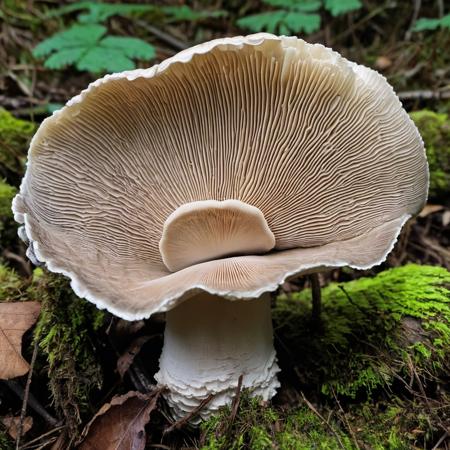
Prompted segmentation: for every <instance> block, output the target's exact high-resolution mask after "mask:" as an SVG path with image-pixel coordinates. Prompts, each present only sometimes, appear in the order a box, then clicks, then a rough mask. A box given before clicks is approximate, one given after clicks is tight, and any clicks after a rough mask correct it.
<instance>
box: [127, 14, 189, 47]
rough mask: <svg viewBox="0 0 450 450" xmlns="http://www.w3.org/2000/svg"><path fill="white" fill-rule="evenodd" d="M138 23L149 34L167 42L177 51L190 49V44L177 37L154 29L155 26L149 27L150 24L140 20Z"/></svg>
mask: <svg viewBox="0 0 450 450" xmlns="http://www.w3.org/2000/svg"><path fill="white" fill-rule="evenodd" d="M136 23H137V24H138V25H139V26H140V27H142V28H144V29H145V30H147V31H148V32H150V33H152V34H153V35H154V36H156V37H157V38H158V39H160V40H161V41H163V42H165V43H166V44H169V45H170V46H171V47H173V48H174V49H175V50H184V49H186V48H188V47H189V45H188V44H186V43H184V42H182V41H180V40H179V39H177V38H176V37H174V36H172V35H170V34H167V33H165V32H164V31H162V30H160V29H159V28H156V27H154V26H153V25H149V24H148V23H146V22H144V21H143V20H138V21H136Z"/></svg>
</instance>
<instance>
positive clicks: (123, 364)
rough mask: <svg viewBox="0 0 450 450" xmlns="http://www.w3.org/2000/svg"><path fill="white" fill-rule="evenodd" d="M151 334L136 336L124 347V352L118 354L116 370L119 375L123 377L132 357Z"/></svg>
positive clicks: (131, 362)
mask: <svg viewBox="0 0 450 450" xmlns="http://www.w3.org/2000/svg"><path fill="white" fill-rule="evenodd" d="M151 337H152V336H140V337H138V338H136V339H135V340H134V341H133V342H132V343H131V344H130V346H129V347H128V348H127V349H126V351H125V353H123V354H122V355H120V357H119V359H118V360H117V372H118V373H119V375H120V377H121V378H123V376H124V375H125V373H126V372H127V370H128V369H129V368H130V366H131V364H133V361H134V357H135V356H136V355H137V354H138V353H139V352H140V351H141V348H142V346H143V345H144V344H145V343H146V342H147V341H148V340H149V339H150V338H151Z"/></svg>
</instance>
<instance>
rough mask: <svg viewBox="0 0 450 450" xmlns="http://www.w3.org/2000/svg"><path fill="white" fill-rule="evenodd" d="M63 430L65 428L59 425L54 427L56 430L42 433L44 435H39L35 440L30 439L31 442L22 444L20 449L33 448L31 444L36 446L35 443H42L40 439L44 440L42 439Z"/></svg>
mask: <svg viewBox="0 0 450 450" xmlns="http://www.w3.org/2000/svg"><path fill="white" fill-rule="evenodd" d="M64 428H65V425H61V426H58V427H56V428H53V429H52V430H50V431H47V432H46V433H44V434H41V435H40V436H38V437H37V438H34V439H32V440H31V441H28V442H27V443H26V444H23V445H22V447H21V450H26V449H27V448H29V447H31V446H33V444H36V443H38V442H39V441H42V439H44V438H46V437H48V436H51V435H52V434H54V433H56V432H57V431H61V430H63V429H64ZM47 442H48V441H47Z"/></svg>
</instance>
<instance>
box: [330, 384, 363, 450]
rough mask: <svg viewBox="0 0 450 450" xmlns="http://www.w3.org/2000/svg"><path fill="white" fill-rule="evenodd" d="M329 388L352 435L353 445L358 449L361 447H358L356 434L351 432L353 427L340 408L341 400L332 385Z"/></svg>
mask: <svg viewBox="0 0 450 450" xmlns="http://www.w3.org/2000/svg"><path fill="white" fill-rule="evenodd" d="M331 390H332V391H333V397H334V399H335V400H336V403H337V405H338V408H339V410H340V411H341V413H342V416H343V417H344V420H345V424H346V425H347V428H348V431H349V432H350V434H351V436H352V439H353V442H354V443H355V447H356V448H357V449H358V450H360V449H361V447H360V446H359V444H358V439H356V435H355V433H354V432H353V428H352V427H351V426H350V422H349V421H348V419H347V416H346V414H345V411H344V410H343V409H342V406H341V402H340V401H339V399H338V398H337V396H336V393H335V392H334V389H333V387H331Z"/></svg>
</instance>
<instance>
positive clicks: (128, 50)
mask: <svg viewBox="0 0 450 450" xmlns="http://www.w3.org/2000/svg"><path fill="white" fill-rule="evenodd" d="M99 46H100V47H101V48H106V49H108V50H109V49H114V50H120V51H121V52H122V53H123V54H124V55H125V56H126V57H128V58H137V59H146V60H148V59H152V58H154V57H155V56H156V52H155V47H153V45H151V44H148V43H147V42H145V41H143V40H142V39H138V38H132V37H122V36H107V37H105V38H104V39H102V40H101V41H100V44H99Z"/></svg>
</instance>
